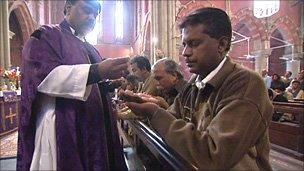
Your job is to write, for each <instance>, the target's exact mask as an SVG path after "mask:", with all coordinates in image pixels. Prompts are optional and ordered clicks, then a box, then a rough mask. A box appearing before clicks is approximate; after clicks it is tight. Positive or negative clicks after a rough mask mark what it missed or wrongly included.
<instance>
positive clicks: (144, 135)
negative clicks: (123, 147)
mask: <svg viewBox="0 0 304 171" xmlns="http://www.w3.org/2000/svg"><path fill="white" fill-rule="evenodd" d="M121 127H122V128H123V130H124V131H125V132H128V129H129V128H131V129H132V131H133V135H132V139H133V140H132V142H131V143H132V144H133V146H134V147H135V149H136V152H137V154H143V156H144V157H148V158H149V159H148V161H147V162H146V163H147V165H148V166H146V169H147V170H180V171H183V170H189V171H191V170H197V168H196V167H195V166H194V165H192V164H191V163H189V162H187V161H186V160H185V159H183V158H182V157H181V156H180V155H179V154H178V153H176V152H175V151H174V150H173V149H172V148H171V147H169V146H168V145H167V144H166V143H165V142H164V141H163V140H162V138H161V137H160V136H158V135H157V134H156V133H155V132H154V131H153V130H151V128H149V127H147V126H146V125H145V124H144V123H143V122H141V121H137V120H125V121H121ZM143 163H145V162H143ZM151 167H152V168H151Z"/></svg>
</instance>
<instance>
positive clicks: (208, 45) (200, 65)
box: [182, 24, 226, 77]
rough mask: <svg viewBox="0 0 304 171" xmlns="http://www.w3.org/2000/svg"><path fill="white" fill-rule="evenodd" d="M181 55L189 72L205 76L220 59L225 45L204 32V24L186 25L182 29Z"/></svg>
mask: <svg viewBox="0 0 304 171" xmlns="http://www.w3.org/2000/svg"><path fill="white" fill-rule="evenodd" d="M182 42H183V46H184V49H183V53H182V54H183V56H184V57H185V58H186V64H187V66H188V67H189V69H190V72H191V73H195V74H199V75H201V76H203V77H205V76H207V75H208V74H209V73H210V72H211V71H212V70H214V69H215V68H216V67H217V66H218V64H219V63H220V62H221V61H222V59H223V56H222V55H220V53H224V50H225V48H226V47H222V46H220V43H219V40H217V39H215V38H211V37H210V36H209V35H207V34H205V33H204V25H203V24H199V25H193V26H191V25H190V26H187V27H186V28H184V29H183V30H182Z"/></svg>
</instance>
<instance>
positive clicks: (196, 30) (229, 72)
mask: <svg viewBox="0 0 304 171" xmlns="http://www.w3.org/2000/svg"><path fill="white" fill-rule="evenodd" d="M180 29H181V30H182V43H183V46H184V49H183V53H182V55H183V56H184V57H185V60H186V63H187V66H188V67H189V69H190V72H192V73H194V74H195V75H193V77H192V79H190V80H189V82H188V83H187V84H186V85H185V88H184V89H183V90H182V92H181V93H180V94H179V95H178V96H177V98H176V99H175V101H174V103H173V105H172V106H171V107H170V110H167V111H166V110H164V109H162V108H160V107H159V106H158V105H156V104H154V103H149V102H144V101H143V100H140V99H141V97H140V96H138V95H137V94H128V93H124V92H123V93H122V97H124V98H125V100H126V101H128V102H127V103H126V105H127V106H128V107H129V108H130V109H131V110H132V111H133V112H134V113H135V114H136V115H138V116H146V117H148V118H149V119H150V121H151V126H152V128H154V129H155V130H156V132H157V133H159V134H160V136H162V137H163V138H164V140H165V141H166V143H168V145H170V146H171V147H172V148H173V149H174V150H175V151H176V152H177V153H179V154H180V155H181V156H182V157H183V158H185V159H186V160H187V161H188V162H190V163H192V164H193V165H195V166H196V167H197V168H198V169H199V170H272V168H271V165H270V162H269V150H270V143H269V136H268V126H269V124H270V120H271V116H272V113H273V106H272V104H271V101H270V100H269V98H268V97H267V89H266V87H265V84H264V82H263V80H262V78H261V76H259V75H258V74H257V73H255V72H253V71H251V70H249V69H246V68H244V67H242V66H240V65H238V64H236V63H234V62H232V61H231V59H230V58H229V57H227V53H228V51H229V49H230V45H231V37H232V29H231V22H230V18H229V16H228V15H227V14H226V12H225V11H223V10H221V9H217V8H211V7H209V8H202V9H199V10H196V11H194V12H193V13H191V14H190V15H189V16H187V17H186V18H185V19H184V20H183V21H182V23H181V25H180ZM257 92H258V93H257ZM173 115H174V116H179V117H178V118H181V119H177V118H176V117H174V116H173Z"/></svg>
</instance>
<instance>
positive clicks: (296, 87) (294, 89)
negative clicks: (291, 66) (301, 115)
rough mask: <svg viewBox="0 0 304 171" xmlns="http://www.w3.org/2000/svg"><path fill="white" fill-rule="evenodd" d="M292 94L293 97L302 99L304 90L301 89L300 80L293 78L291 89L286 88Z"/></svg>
mask: <svg viewBox="0 0 304 171" xmlns="http://www.w3.org/2000/svg"><path fill="white" fill-rule="evenodd" d="M286 91H288V92H289V93H291V94H292V96H293V99H301V98H302V97H303V94H304V91H303V90H301V84H300V81H298V80H293V81H292V82H291V89H288V90H286Z"/></svg>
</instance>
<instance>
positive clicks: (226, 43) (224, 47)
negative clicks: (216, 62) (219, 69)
mask: <svg viewBox="0 0 304 171" xmlns="http://www.w3.org/2000/svg"><path fill="white" fill-rule="evenodd" d="M229 47H230V40H229V38H228V37H226V36H223V37H221V38H220V39H219V46H218V51H219V53H221V54H222V53H223V52H226V51H228V50H229Z"/></svg>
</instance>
